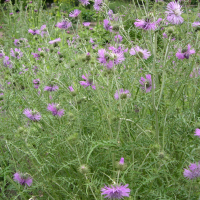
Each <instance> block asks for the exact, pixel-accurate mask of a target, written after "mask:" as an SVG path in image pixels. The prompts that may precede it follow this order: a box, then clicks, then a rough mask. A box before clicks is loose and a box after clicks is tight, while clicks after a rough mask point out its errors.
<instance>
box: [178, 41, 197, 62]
mask: <svg viewBox="0 0 200 200" xmlns="http://www.w3.org/2000/svg"><path fill="white" fill-rule="evenodd" d="M194 53H195V50H194V49H191V46H190V44H188V48H187V49H183V50H181V49H179V50H178V52H177V53H176V57H177V58H178V59H184V58H186V59H189V57H190V55H191V54H194Z"/></svg>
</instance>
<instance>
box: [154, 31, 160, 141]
mask: <svg viewBox="0 0 200 200" xmlns="http://www.w3.org/2000/svg"><path fill="white" fill-rule="evenodd" d="M154 37H155V38H154V46H153V54H154V58H153V67H152V70H153V74H152V104H153V110H154V113H155V130H156V142H157V143H158V144H159V124H158V109H157V107H156V105H155V87H154V85H155V81H154V77H155V76H156V70H155V64H156V50H157V32H155V34H154Z"/></svg>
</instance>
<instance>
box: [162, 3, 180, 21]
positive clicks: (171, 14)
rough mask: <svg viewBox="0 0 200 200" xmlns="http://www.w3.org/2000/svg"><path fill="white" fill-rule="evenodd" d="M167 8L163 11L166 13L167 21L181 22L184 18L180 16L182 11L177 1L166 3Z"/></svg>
mask: <svg viewBox="0 0 200 200" xmlns="http://www.w3.org/2000/svg"><path fill="white" fill-rule="evenodd" d="M167 10H168V11H165V13H166V14H167V21H169V22H170V23H171V24H182V23H183V21H184V19H183V18H182V17H181V14H182V13H183V12H182V10H181V6H180V4H178V3H177V2H170V3H168V4H167Z"/></svg>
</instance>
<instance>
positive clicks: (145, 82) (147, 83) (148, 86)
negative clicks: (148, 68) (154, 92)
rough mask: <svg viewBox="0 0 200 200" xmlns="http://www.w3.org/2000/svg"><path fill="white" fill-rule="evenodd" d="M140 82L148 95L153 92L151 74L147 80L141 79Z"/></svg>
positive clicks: (147, 76)
mask: <svg viewBox="0 0 200 200" xmlns="http://www.w3.org/2000/svg"><path fill="white" fill-rule="evenodd" d="M139 82H140V84H141V85H142V86H141V88H142V89H143V90H146V93H148V92H150V91H151V88H152V80H151V74H147V75H146V78H143V77H141V79H140V81H139Z"/></svg>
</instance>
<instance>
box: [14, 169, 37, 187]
mask: <svg viewBox="0 0 200 200" xmlns="http://www.w3.org/2000/svg"><path fill="white" fill-rule="evenodd" d="M13 179H14V181H16V182H18V183H19V184H21V185H24V186H25V185H28V186H29V187H30V186H31V185H32V182H33V180H32V178H31V177H29V176H27V175H26V174H22V173H18V172H16V173H15V174H14V178H13Z"/></svg>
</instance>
